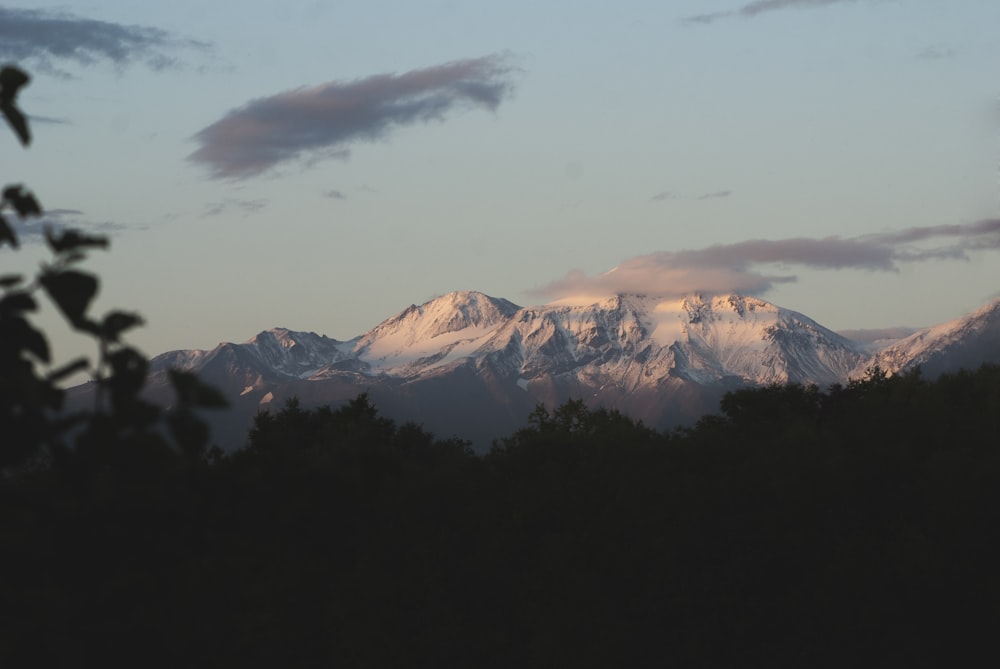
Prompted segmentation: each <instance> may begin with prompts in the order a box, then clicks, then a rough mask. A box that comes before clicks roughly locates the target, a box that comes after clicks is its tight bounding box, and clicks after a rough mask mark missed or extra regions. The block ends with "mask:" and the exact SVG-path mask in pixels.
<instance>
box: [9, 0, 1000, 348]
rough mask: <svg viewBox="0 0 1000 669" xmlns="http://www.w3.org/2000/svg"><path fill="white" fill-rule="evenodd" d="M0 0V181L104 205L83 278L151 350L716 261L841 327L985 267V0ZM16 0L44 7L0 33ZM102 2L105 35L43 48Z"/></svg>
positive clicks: (941, 314)
mask: <svg viewBox="0 0 1000 669" xmlns="http://www.w3.org/2000/svg"><path fill="white" fill-rule="evenodd" d="M22 10H44V11H43V13H34V12H32V11H22ZM0 11H2V12H3V13H0V60H3V61H5V62H15V63H17V64H19V65H20V66H22V67H23V68H24V69H26V70H28V71H29V72H31V73H33V75H34V77H35V78H34V80H33V81H32V83H31V84H30V86H29V87H27V88H26V89H24V91H23V93H22V96H21V106H22V108H23V109H24V110H25V111H27V112H28V113H29V114H31V115H34V116H36V117H39V122H36V123H35V125H34V131H35V136H36V140H35V142H34V143H33V145H32V146H31V148H30V149H29V150H27V151H22V150H21V149H20V148H18V147H17V146H16V143H15V141H14V140H13V138H11V137H7V138H6V139H4V140H3V142H4V144H3V145H2V146H0V149H2V151H3V154H2V155H3V156H4V160H3V165H4V172H5V174H4V180H5V183H6V182H14V181H23V182H25V183H26V184H28V185H29V186H30V187H31V188H32V189H33V190H34V191H35V192H36V194H37V195H38V197H39V199H40V200H41V201H42V204H43V205H44V206H45V207H46V208H48V209H56V210H75V211H78V212H80V213H79V214H64V215H61V216H58V220H60V221H65V222H71V223H76V224H79V225H103V226H110V227H111V228H113V229H114V232H113V238H112V249H111V251H110V252H109V253H106V254H102V253H95V254H94V255H93V261H92V262H91V266H92V267H93V268H94V269H95V270H97V271H98V272H99V273H100V275H101V277H102V280H103V282H104V291H103V293H102V298H101V303H100V306H101V308H111V307H123V308H135V309H137V310H139V311H140V312H141V313H142V314H143V315H144V316H145V317H146V319H147V321H148V326H147V327H146V328H144V329H143V330H142V331H139V332H137V333H136V335H135V336H134V337H133V340H134V341H136V342H137V343H139V344H140V345H141V347H142V348H143V349H144V350H146V352H147V353H150V354H156V353H160V352H162V351H165V350H169V349H175V348H211V347H212V346H214V345H215V344H216V343H218V342H219V341H243V340H246V339H248V338H249V337H251V336H252V335H253V334H255V333H256V332H258V331H260V330H262V329H266V328H270V327H275V326H284V327H289V328H293V329H300V330H313V331H316V332H320V333H323V334H327V335H329V336H332V337H336V338H340V339H346V338H349V337H352V336H355V335H358V334H361V333H362V332H364V331H366V330H367V329H369V328H370V327H372V326H374V325H375V324H376V323H377V322H379V321H380V320H381V319H383V318H385V317H388V316H390V315H393V314H394V313H396V312H398V311H400V310H402V309H403V308H405V307H406V306H408V305H409V304H410V303H420V302H422V301H425V300H427V299H430V298H431V297H433V296H435V295H439V294H443V293H446V292H449V291H452V290H481V291H483V292H486V293H488V294H491V295H494V296H497V297H506V298H507V299H510V300H512V301H514V302H516V303H518V304H522V305H528V304H538V303H542V302H544V301H546V300H548V299H550V298H552V297H557V296H558V295H561V294H565V293H566V292H567V291H568V292H572V291H613V290H617V289H623V288H631V287H633V286H636V285H643V286H648V292H651V293H652V292H663V293H664V294H673V293H677V292H684V291H685V290H688V289H701V290H708V289H710V288H715V287H718V288H720V289H721V288H723V287H725V285H729V284H731V285H729V287H730V288H734V289H744V290H750V289H753V290H755V291H756V294H758V295H760V296H761V297H764V298H765V299H768V300H770V301H773V302H775V303H777V304H779V305H781V306H785V307H788V308H792V309H796V310H798V311H802V312H804V313H806V314H808V315H809V316H812V317H813V318H815V319H817V320H818V321H820V322H821V323H823V324H824V325H827V326H828V327H831V328H834V329H847V328H868V327H870V328H875V327H883V326H894V325H911V326H923V325H930V324H932V323H935V322H939V321H943V320H947V319H951V318H954V317H956V316H959V315H961V314H963V313H965V312H967V311H970V310H972V309H974V308H976V307H978V306H980V305H981V304H982V303H984V302H985V301H987V300H989V299H991V298H992V297H994V296H995V295H997V294H998V291H1000V231H998V230H997V227H1000V224H998V225H991V222H996V221H998V220H1000V178H998V177H1000V172H998V165H1000V106H998V94H1000V37H998V36H997V35H998V32H997V27H998V26H1000V3H997V2H995V0H955V1H954V2H949V3H945V2H939V1H932V0H896V1H892V0H854V1H852V0H828V1H826V2H823V1H817V0H764V1H763V2H760V1H758V2H746V1H745V0H712V1H708V0H703V1H697V2H696V1H687V0H679V1H669V2H663V1H662V0H661V1H659V2H652V1H628V0H624V1H620V2H617V3H608V2H581V1H579V0H578V1H576V2H544V3H540V2H521V1H520V0H507V1H505V2H503V3H498V2H459V1H457V0H450V1H441V2H417V1H413V0H411V1H408V2H403V1H395V2H389V1H378V0H366V1H363V2H362V1H358V2H355V1H343V2H316V1H310V2H295V1H294V0H284V1H282V2H263V1H256V0H245V1H244V2H241V3H239V4H238V5H236V4H234V3H230V2H215V1H212V0H202V1H200V2H189V1H187V0H172V1H171V2H156V3H136V2H124V1H113V2H112V1H105V2H101V1H91V2H64V3H61V4H59V5H50V4H47V3H34V2H23V3H20V4H16V5H5V6H3V7H2V8H0ZM697 17H701V20H697ZM56 19H61V20H60V21H57V22H53V21H55V20H56ZM94 21H100V22H104V23H103V24H96V23H93V22H94ZM5 23H6V24H7V26H8V28H10V27H11V26H14V27H16V28H17V29H18V30H23V31H25V32H24V33H23V34H28V32H27V31H28V30H29V29H31V28H37V29H38V30H40V32H38V33H37V34H36V33H33V32H32V33H31V34H32V35H33V36H34V37H33V40H32V41H31V42H30V43H29V44H28V45H26V46H24V47H23V49H24V50H22V51H19V52H14V51H12V50H11V49H13V47H12V46H10V45H11V38H10V36H9V35H8V36H7V37H3V31H4V24H5ZM106 24H114V25H113V26H111V27H110V28H109V26H108V25H106ZM57 25H58V31H57V28H56V26H57ZM21 26H25V27H23V28H22V27H21ZM123 27H124V28H123ZM112 28H113V29H115V30H118V31H120V32H118V33H113V34H116V35H118V36H119V37H118V39H119V41H118V42H117V44H118V46H122V44H124V45H125V48H124V51H123V52H122V53H123V55H122V59H121V60H120V62H116V61H115V60H114V58H112V57H111V56H109V55H107V54H112V55H113V53H118V52H101V51H89V52H86V54H87V55H89V60H90V61H91V62H89V63H84V62H81V60H80V58H78V57H73V56H66V55H65V53H66V52H65V51H58V50H57V49H56V47H57V46H60V45H62V46H66V45H67V44H70V45H74V44H73V40H77V42H76V43H75V46H76V47H77V48H79V47H81V46H86V45H88V44H89V45H94V44H98V43H99V44H104V45H106V44H107V43H108V42H107V41H103V42H98V41H95V35H96V34H101V35H106V34H111V33H106V32H102V31H107V30H109V29H112ZM149 28H154V29H157V30H159V31H165V32H151V31H149V30H147V29H149ZM122 35H124V36H126V37H121V36H122ZM133 38H134V39H133ZM121 39H132V41H127V42H121V41H120V40H121ZM88 40H89V41H88ZM3 45H6V46H3ZM5 48H6V49H7V51H6V52H5V51H3V49H5ZM76 53H77V54H79V53H81V52H80V51H77V52H76ZM408 73H410V74H408ZM378 75H386V76H383V77H382V78H381V79H376V78H374V77H377V76H378ZM276 96H277V97H276ZM348 103H349V104H348ZM350 105H355V106H353V107H351V106H350ZM347 107H350V109H348V111H344V109H346V108H347ZM234 110H242V111H241V113H240V114H233V115H231V114H230V112H233V111H234ZM299 114H302V115H301V116H299ZM428 116H432V117H433V118H432V119H431V120H429V121H427V120H425V119H426V118H427V117H428ZM44 119H49V120H55V121H58V122H57V123H53V122H42V121H44ZM223 122H224V123H223ZM214 124H218V125H214ZM262 124H263V125H262ZM211 127H215V129H216V130H215V131H213V132H209V130H207V129H209V128H211ZM203 130H205V132H204V133H202V132H201V131H203ZM199 133H201V134H199ZM296 150H297V151H298V153H296V152H295V151H296ZM196 152H199V153H198V154H196V155H198V156H200V159H196V160H191V159H190V157H191V156H192V154H195V153H196ZM345 153H349V155H345ZM264 155H267V156H271V157H272V158H273V160H271V159H270V158H269V159H268V160H271V162H267V160H264V159H263V158H261V156H264ZM262 160H264V162H261V161H262ZM749 240H766V241H765V242H761V243H756V244H747V243H745V242H748V241H749ZM43 255H44V254H43V253H42V249H41V248H40V247H38V246H36V247H34V248H29V249H28V250H27V251H26V252H25V251H23V250H22V252H19V253H18V254H12V253H11V252H9V251H3V252H2V256H3V258H2V262H3V263H4V271H7V267H8V265H9V266H10V267H12V268H13V267H18V266H22V267H28V268H30V267H33V266H35V265H36V264H37V259H38V258H40V257H43ZM615 266H621V267H622V269H623V270H628V271H627V272H626V271H621V272H616V273H615V275H613V276H615V277H622V276H628V282H627V283H625V284H619V283H616V281H618V279H617V278H616V279H615V280H611V279H609V278H608V277H600V276H599V275H601V274H602V273H603V272H606V271H607V270H609V269H611V268H612V267H615ZM571 273H573V274H571ZM790 277H796V279H797V280H796V281H791V280H790ZM727 282H729V284H727ZM58 344H59V342H58V341H57V345H58ZM66 346H72V344H69V343H67V344H66Z"/></svg>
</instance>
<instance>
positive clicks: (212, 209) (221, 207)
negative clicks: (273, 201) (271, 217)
mask: <svg viewBox="0 0 1000 669" xmlns="http://www.w3.org/2000/svg"><path fill="white" fill-rule="evenodd" d="M267 204H268V202H267V200H240V199H237V198H227V199H226V200H223V201H222V202H209V203H208V204H206V205H205V211H203V212H202V214H201V217H202V218H206V217H208V216H218V215H219V214H222V213H225V212H227V211H232V210H234V209H235V210H237V211H242V212H243V217H244V218H246V217H247V216H249V215H250V214H253V213H256V212H258V211H260V210H261V209H263V208H264V207H266V206H267Z"/></svg>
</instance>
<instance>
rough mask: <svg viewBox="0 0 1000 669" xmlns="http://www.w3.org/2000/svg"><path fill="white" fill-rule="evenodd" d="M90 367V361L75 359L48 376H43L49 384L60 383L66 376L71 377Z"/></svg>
mask: <svg viewBox="0 0 1000 669" xmlns="http://www.w3.org/2000/svg"><path fill="white" fill-rule="evenodd" d="M89 365H90V361H89V360H87V359H86V358H77V359H76V360H74V361H73V362H69V363H66V364H65V365H63V366H62V367H57V368H56V369H54V370H52V371H51V372H49V373H48V374H46V375H45V379H46V380H47V381H49V382H55V381H61V380H62V379H65V378H66V377H67V376H72V375H73V374H76V373H77V372H82V371H83V370H85V369H87V367H88V366H89Z"/></svg>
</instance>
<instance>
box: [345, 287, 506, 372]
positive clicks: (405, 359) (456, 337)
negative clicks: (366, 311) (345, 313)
mask: <svg viewBox="0 0 1000 669" xmlns="http://www.w3.org/2000/svg"><path fill="white" fill-rule="evenodd" d="M519 309H520V307H518V306H517V305H516V304H514V303H513V302H509V301H507V300H505V299H502V298H495V297H490V296H489V295H485V294H483V293H480V292H477V291H457V292H454V293H448V294H447V295H442V296H440V297H436V298H434V299H432V300H429V301H427V302H424V303H423V304H421V305H420V306H417V305H410V306H409V307H408V308H407V309H404V310H403V311H402V312H400V313H399V314H397V315H396V316H394V317H392V318H390V319H388V320H385V321H383V322H382V323H380V324H379V325H377V326H375V327H374V328H373V329H371V330H370V331H369V332H368V333H366V334H365V335H363V336H362V337H361V338H360V339H358V342H357V345H356V346H355V348H354V353H355V355H357V356H358V358H360V359H362V360H364V361H365V362H367V363H368V364H369V365H371V367H372V368H373V369H379V370H391V369H409V370H413V369H416V368H421V367H426V366H428V365H439V364H442V362H443V361H448V360H454V359H456V358H458V357H461V355H462V354H467V353H468V352H470V350H471V344H472V342H475V341H477V340H479V339H480V338H482V337H484V336H485V335H486V334H488V333H489V332H491V331H492V330H493V329H494V328H495V327H497V326H499V325H500V324H502V323H504V322H505V321H507V320H508V319H509V318H510V317H511V316H512V315H514V314H515V313H516V312H517V311H518V310H519Z"/></svg>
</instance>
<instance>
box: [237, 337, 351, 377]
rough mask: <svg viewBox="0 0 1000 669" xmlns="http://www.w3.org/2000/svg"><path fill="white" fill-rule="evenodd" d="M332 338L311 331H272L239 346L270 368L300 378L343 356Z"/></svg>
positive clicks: (337, 343) (336, 342)
mask: <svg viewBox="0 0 1000 669" xmlns="http://www.w3.org/2000/svg"><path fill="white" fill-rule="evenodd" d="M340 344H341V342H338V341H337V340H336V339H330V338H329V337H327V336H326V335H318V334H316V333H315V332H296V331H295V330H289V329H287V328H272V329H270V330H264V331H263V332H259V333H258V334H257V335H255V336H254V337H252V338H250V339H249V340H248V341H246V342H245V343H244V344H243V346H244V348H246V349H247V350H248V351H250V352H251V353H252V354H253V355H254V356H256V357H257V358H259V359H260V360H261V361H262V362H264V363H266V364H267V365H268V366H270V367H271V368H272V369H274V370H276V371H278V372H281V373H283V374H289V375H292V376H301V375H302V374H304V373H307V372H309V371H311V370H315V369H318V368H320V367H322V366H323V365H326V364H329V363H330V362H331V361H334V360H338V359H340V358H343V357H344V354H343V353H342V352H341V351H340V349H339V345H340Z"/></svg>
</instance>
